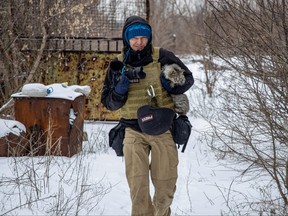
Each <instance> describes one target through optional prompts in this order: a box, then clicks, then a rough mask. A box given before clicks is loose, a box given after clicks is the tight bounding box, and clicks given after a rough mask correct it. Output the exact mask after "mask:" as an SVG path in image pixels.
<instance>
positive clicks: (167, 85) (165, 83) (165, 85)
mask: <svg viewBox="0 0 288 216" xmlns="http://www.w3.org/2000/svg"><path fill="white" fill-rule="evenodd" d="M160 81H161V84H162V86H163V88H164V89H165V90H166V91H167V92H168V93H171V91H172V87H171V80H168V79H166V78H165V77H164V75H163V73H161V75H160Z"/></svg>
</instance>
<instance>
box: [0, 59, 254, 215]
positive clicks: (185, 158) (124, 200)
mask: <svg viewBox="0 0 288 216" xmlns="http://www.w3.org/2000/svg"><path fill="white" fill-rule="evenodd" d="M191 58H192V57H191ZM190 60H191V59H190V58H189V57H186V58H185V59H184V61H185V63H186V64H187V66H188V67H189V68H190V69H191V71H192V72H193V75H194V77H195V79H196V81H195V86H193V87H192V88H191V89H190V90H189V91H188V92H187V95H188V96H189V98H190V105H191V112H190V113H189V114H188V116H189V119H190V121H191V123H192V125H193V129H192V134H191V136H190V140H189V143H188V145H187V148H186V151H185V153H181V152H180V151H179V160H180V162H179V178H178V182H177V190H176V193H175V197H174V201H173V204H172V206H171V208H172V215H197V216H198V215H221V213H224V212H226V213H227V212H229V205H230V204H232V203H234V202H235V201H236V200H238V201H239V202H240V201H242V199H243V198H249V197H250V196H251V197H255V196H256V197H257V192H256V190H254V189H253V188H252V187H250V186H251V183H248V182H242V179H240V178H238V177H237V173H236V172H234V171H232V170H229V169H228V168H226V167H224V166H223V165H222V164H223V161H221V162H220V161H217V160H216V158H215V156H214V155H213V152H212V151H211V150H210V149H209V147H208V146H207V144H206V141H205V136H204V133H205V131H207V130H208V129H209V124H208V123H207V122H206V121H205V120H204V119H202V118H200V117H199V116H198V115H196V113H195V110H194V109H193V107H195V106H197V104H199V103H201V98H200V99H199V92H200V91H202V90H203V88H204V86H202V84H201V82H200V81H201V79H202V77H203V70H202V68H201V65H200V64H199V63H193V62H192V61H190ZM196 93H197V95H196ZM114 125H115V123H103V122H91V121H89V122H88V121H87V122H85V125H84V129H85V131H86V132H87V134H88V141H85V142H84V143H83V151H82V152H81V153H79V154H78V155H74V156H73V157H71V158H67V157H59V156H50V157H33V158H29V157H19V158H5V157H2V158H0V164H1V165H0V167H1V170H0V186H1V187H0V214H1V215H2V214H4V213H7V215H130V209H131V202H130V196H129V188H128V185H127V182H126V178H125V170H124V160H123V158H121V157H117V156H116V154H115V152H114V151H113V150H112V149H110V148H109V147H108V132H109V130H110V129H111V128H112V127H113V126H114ZM0 130H1V128H0ZM180 149H181V148H180ZM151 194H153V187H151ZM243 201H244V200H243ZM227 203H228V205H227ZM243 213H244V212H243Z"/></svg>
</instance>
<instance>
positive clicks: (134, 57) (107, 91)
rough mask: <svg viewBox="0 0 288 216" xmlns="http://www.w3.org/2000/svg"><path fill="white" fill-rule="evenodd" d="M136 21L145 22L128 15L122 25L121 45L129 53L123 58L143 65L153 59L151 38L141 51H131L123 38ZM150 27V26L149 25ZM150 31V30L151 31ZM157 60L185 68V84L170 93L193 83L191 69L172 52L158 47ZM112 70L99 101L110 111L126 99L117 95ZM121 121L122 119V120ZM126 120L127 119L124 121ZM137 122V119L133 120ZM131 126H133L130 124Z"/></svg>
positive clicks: (182, 91)
mask: <svg viewBox="0 0 288 216" xmlns="http://www.w3.org/2000/svg"><path fill="white" fill-rule="evenodd" d="M136 22H142V23H146V24H147V22H146V21H145V20H144V19H142V18H141V17H138V16H132V17H129V18H128V19H127V20H126V22H125V24H124V27H123V32H122V37H123V45H124V49H123V50H124V55H125V54H126V53H127V52H129V55H128V56H127V58H126V60H125V64H128V65H130V66H133V67H138V66H145V65H147V64H149V63H151V62H152V61H153V58H152V42H151V41H152V38H151V39H150V40H149V41H148V44H147V46H146V47H145V48H144V49H143V50H141V51H137V52H135V51H133V50H132V49H131V48H130V45H129V44H128V43H127V41H126V39H125V38H124V32H125V30H126V28H127V27H128V26H130V25H131V24H133V23H136ZM150 28H151V27H150ZM151 32H152V31H151ZM158 62H159V63H160V64H161V67H162V66H163V65H166V64H174V63H175V64H178V65H179V66H180V67H181V68H183V69H184V70H185V72H184V75H185V80H186V82H185V84H184V85H181V86H180V85H179V86H175V87H174V88H173V89H172V91H171V92H170V93H171V94H183V93H184V92H185V91H187V90H188V89H189V88H190V87H191V86H192V85H193V84H194V78H193V75H192V73H191V71H190V70H189V69H188V68H187V67H186V66H185V65H184V64H183V62H182V61H181V60H180V59H179V58H178V57H176V56H175V55H174V53H172V52H170V51H168V50H166V49H163V48H160V51H159V59H158ZM113 75H114V74H113V72H112V70H111V69H110V67H109V68H108V71H107V74H106V77H105V80H104V84H103V88H102V93H101V103H102V104H103V105H104V106H105V107H106V108H107V109H108V110H111V111H114V110H117V109H119V108H121V107H122V106H123V105H124V104H125V102H126V100H127V94H126V95H119V94H117V93H116V92H115V90H114V88H115V85H116V83H115V79H114V77H113ZM122 121H123V120H122ZM126 122H127V121H126ZM135 122H136V123H137V121H135ZM130 123H131V124H132V125H134V121H132V122H127V124H130ZM132 127H133V126H132Z"/></svg>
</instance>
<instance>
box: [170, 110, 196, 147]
mask: <svg viewBox="0 0 288 216" xmlns="http://www.w3.org/2000/svg"><path fill="white" fill-rule="evenodd" d="M191 129H192V125H191V123H190V121H189V119H188V117H187V116H186V115H179V116H178V117H177V118H175V119H174V121H173V124H172V128H171V132H172V136H173V140H174V142H175V143H176V144H178V147H180V145H183V147H182V150H181V152H184V151H185V148H186V146H187V143H188V140H189V137H190V134H191Z"/></svg>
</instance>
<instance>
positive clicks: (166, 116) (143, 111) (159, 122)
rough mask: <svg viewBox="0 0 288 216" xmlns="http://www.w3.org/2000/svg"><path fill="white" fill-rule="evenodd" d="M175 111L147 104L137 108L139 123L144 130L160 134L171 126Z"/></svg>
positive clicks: (152, 133)
mask: <svg viewBox="0 0 288 216" xmlns="http://www.w3.org/2000/svg"><path fill="white" fill-rule="evenodd" d="M175 115H176V114H175V112H174V111H173V110H172V109H169V108H165V107H164V108H162V107H153V106H149V105H145V106H142V107H140V108H139V109H138V110H137V118H138V124H139V127H140V129H141V130H142V132H144V133H146V134H149V135H160V134H162V133H165V132H166V131H168V130H169V129H170V128H171V125H172V123H173V119H174V117H175Z"/></svg>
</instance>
